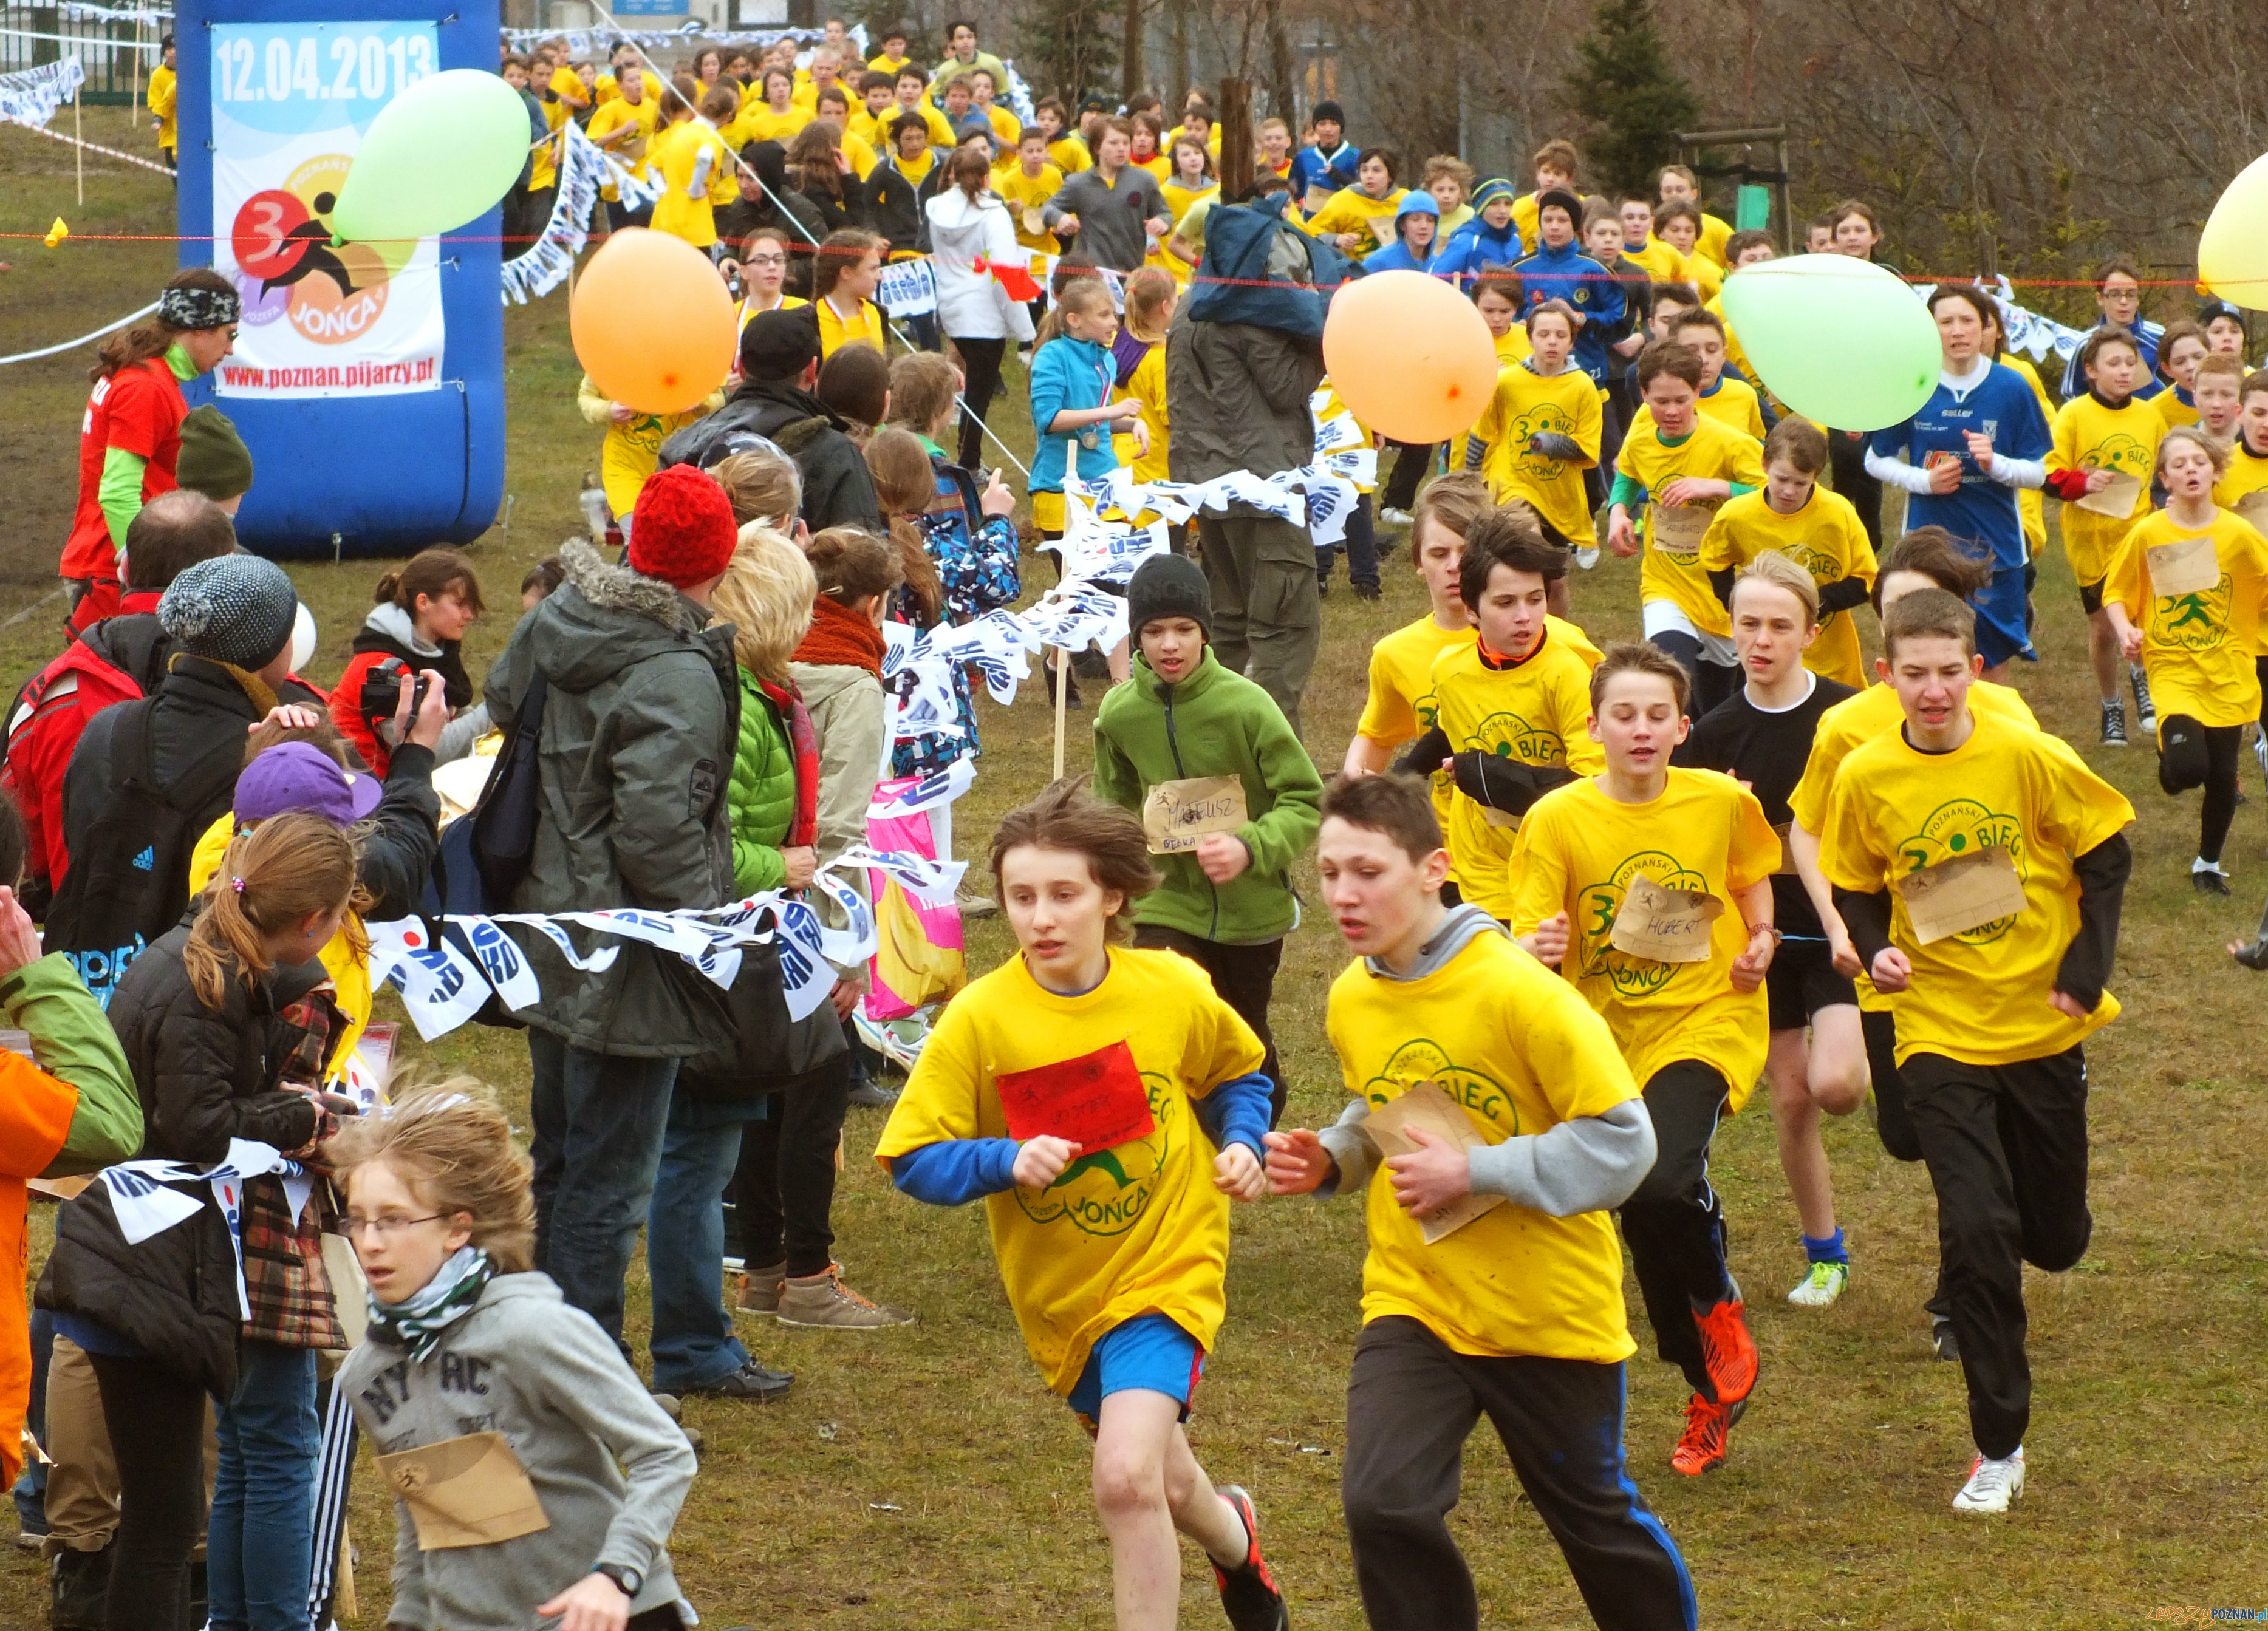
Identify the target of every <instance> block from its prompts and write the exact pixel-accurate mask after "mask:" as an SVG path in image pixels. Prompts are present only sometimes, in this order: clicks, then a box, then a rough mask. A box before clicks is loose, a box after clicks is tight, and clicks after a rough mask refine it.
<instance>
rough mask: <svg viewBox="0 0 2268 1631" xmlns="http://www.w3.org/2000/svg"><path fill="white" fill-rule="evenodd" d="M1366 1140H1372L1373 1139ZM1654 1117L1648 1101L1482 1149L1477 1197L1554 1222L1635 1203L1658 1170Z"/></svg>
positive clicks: (1631, 1101) (1474, 1161)
mask: <svg viewBox="0 0 2268 1631" xmlns="http://www.w3.org/2000/svg"><path fill="white" fill-rule="evenodd" d="M1365 1142H1368V1141H1367V1140H1365ZM1653 1154H1654V1143H1653V1117H1652V1116H1650V1115H1648V1114H1647V1113H1646V1101H1645V1100H1644V1099H1642V1098H1625V1099H1624V1100H1623V1102H1622V1103H1620V1104H1618V1105H1616V1106H1615V1107H1614V1108H1613V1109H1611V1110H1609V1111H1608V1112H1607V1113H1605V1114H1604V1115H1597V1116H1577V1117H1576V1118H1575V1119H1574V1120H1572V1121H1562V1122H1561V1123H1560V1124H1559V1125H1558V1126H1557V1127H1555V1128H1551V1129H1550V1130H1549V1131H1548V1132H1543V1133H1534V1134H1528V1135H1521V1136H1520V1137H1516V1138H1507V1139H1506V1140H1505V1141H1504V1142H1502V1143H1500V1144H1488V1145H1476V1146H1475V1147H1474V1148H1473V1150H1472V1151H1471V1153H1470V1156H1469V1161H1470V1163H1471V1171H1472V1185H1473V1193H1474V1194H1479V1195H1502V1196H1504V1197H1505V1198H1506V1200H1508V1201H1513V1203H1514V1204H1516V1205H1519V1206H1524V1207H1528V1208H1531V1209H1534V1210H1535V1211H1538V1212H1543V1213H1545V1214H1547V1215H1549V1216H1552V1217H1572V1216H1575V1215H1576V1214H1578V1213H1580V1212H1602V1211H1605V1210H1607V1209H1609V1208H1611V1207H1617V1206H1620V1205H1621V1204H1622V1203H1623V1202H1624V1201H1627V1200H1629V1199H1630V1197H1631V1192H1632V1191H1634V1190H1636V1189H1637V1188H1638V1184H1639V1182H1640V1181H1641V1180H1642V1179H1644V1178H1645V1177H1646V1173H1647V1172H1651V1171H1652V1170H1653Z"/></svg>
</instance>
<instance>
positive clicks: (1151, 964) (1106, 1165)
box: [874, 782, 1287, 1631]
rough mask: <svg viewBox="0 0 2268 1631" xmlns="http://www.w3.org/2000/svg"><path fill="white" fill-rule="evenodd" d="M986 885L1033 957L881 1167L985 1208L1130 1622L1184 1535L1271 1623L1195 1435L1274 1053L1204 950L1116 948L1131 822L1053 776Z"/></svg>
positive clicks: (1276, 1611)
mask: <svg viewBox="0 0 2268 1631" xmlns="http://www.w3.org/2000/svg"><path fill="white" fill-rule="evenodd" d="M992 876H993V883H994V886H995V887H996V889H997V890H998V895H999V900H1000V902H1001V907H1002V909H1003V910H1004V911H1005V913H1006V915H1007V917H1008V922H1009V924H1010V926H1011V927H1012V928H1013V929H1014V930H1015V932H1016V940H1017V944H1018V946H1019V948H1020V950H1019V952H1018V955H1017V956H1016V957H1014V958H1013V959H1010V961H1008V962H1007V963H1006V964H1005V965H1003V966H1001V967H999V968H997V969H995V970H993V971H992V973H989V974H986V975H984V976H983V978H981V979H979V980H976V981H972V982H971V983H970V984H969V985H968V988H965V989H964V990H963V991H961V994H960V995H958V996H956V997H954V1000H953V1001H952V1003H949V1004H947V1006H946V1010H945V1012H944V1013H943V1014H942V1015H941V1016H940V1017H939V1019H938V1022H937V1027H936V1029H935V1030H933V1031H932V1032H931V1033H930V1039H929V1041H928V1043H927V1044H926V1045H925V1046H924V1047H923V1049H922V1054H921V1058H920V1060H919V1062H917V1064H916V1065H915V1067H914V1070H913V1075H912V1076H911V1078H910V1079H909V1081H908V1082H907V1084H906V1089H905V1092H904V1094H903V1095H902V1097H901V1098H899V1100H898V1103H897V1106H896V1108H895V1109H894V1110H893V1111H892V1112H891V1113H890V1120H889V1125H888V1126H887V1127H886V1128H883V1130H882V1139H881V1142H880V1146H879V1147H878V1148H877V1149H876V1150H875V1152H874V1158H875V1159H876V1160H877V1161H878V1162H880V1164H881V1165H882V1167H883V1169H884V1170H885V1171H887V1172H888V1173H889V1174H890V1179H891V1181H892V1182H893V1183H894V1184H895V1185H896V1187H898V1188H899V1189H901V1190H902V1191H904V1192H905V1193H906V1194H909V1195H911V1196H913V1197H914V1198H915V1199H916V1200H918V1201H928V1202H930V1203H931V1204H932V1205H936V1206H963V1205H966V1204H968V1202H969V1201H975V1200H976V1199H978V1198H980V1197H982V1198H983V1200H984V1203H985V1211H986V1214H987V1218H988V1221H989V1223H990V1227H991V1235H992V1251H993V1255H994V1256H995V1257H996V1258H997V1259H998V1261H999V1265H1000V1278H1001V1280H1002V1282H1003V1283H1004V1285H1005V1289H1006V1291H1007V1294H1008V1301H1009V1304H1010V1306H1011V1307H1012V1308H1013V1310H1014V1311H1015V1314H1016V1322H1017V1324H1018V1326H1020V1327H1021V1329H1022V1331H1023V1333H1024V1342H1025V1346H1026V1347H1027V1348H1028V1349H1029V1350H1030V1353H1031V1355H1032V1358H1033V1360H1034V1362H1035V1363H1037V1364H1038V1365H1039V1367H1040V1369H1041V1370H1042V1374H1043V1375H1044V1376H1045V1378H1046V1379H1047V1383H1048V1385H1049V1387H1050V1388H1051V1389H1053V1390H1054V1391H1055V1392H1057V1393H1059V1394H1061V1395H1063V1396H1064V1400H1065V1401H1066V1402H1068V1403H1069V1404H1070V1406H1071V1408H1072V1410H1073V1411H1075V1412H1077V1413H1078V1414H1079V1418H1080V1419H1081V1421H1082V1422H1084V1423H1086V1426H1087V1427H1088V1429H1089V1430H1090V1431H1091V1432H1092V1433H1093V1434H1094V1490H1095V1503H1096V1506H1097V1507H1098V1509H1099V1510H1100V1512H1101V1518H1102V1524H1103V1527H1104V1529H1105V1530H1106V1531H1107V1532H1108V1534H1109V1537H1110V1547H1111V1563H1112V1571H1113V1574H1114V1576H1115V1583H1116V1590H1115V1596H1116V1604H1117V1611H1118V1612H1117V1620H1118V1625H1119V1627H1121V1631H1145V1628H1146V1627H1153V1626H1160V1625H1168V1624H1171V1623H1172V1621H1173V1620H1174V1618H1175V1608H1176V1606H1177V1605H1178V1604H1179V1602H1180V1600H1181V1559H1180V1556H1179V1554H1178V1548H1177V1547H1176V1545H1175V1532H1176V1531H1178V1532H1180V1533H1182V1534H1185V1535H1188V1536H1189V1538H1190V1539H1193V1540H1195V1541H1197V1544H1198V1545H1199V1546H1201V1547H1204V1550H1205V1553H1206V1554H1207V1556H1208V1557H1210V1558H1211V1560H1212V1564H1213V1573H1214V1577H1215V1580H1216V1582H1217V1583H1218V1584H1219V1588H1220V1593H1221V1602H1222V1606H1223V1607H1224V1608H1226V1610H1227V1611H1228V1615H1229V1620H1230V1623H1231V1624H1232V1625H1234V1626H1240V1627H1270V1628H1271V1631H1272V1628H1276V1627H1283V1626H1285V1624H1286V1623H1287V1621H1286V1620H1285V1609H1284V1599H1283V1594H1282V1593H1281V1592H1280V1591H1278V1590H1277V1588H1276V1583H1275V1581H1274V1578H1273V1577H1272V1576H1270V1573H1269V1569H1268V1565H1267V1563H1266V1561H1264V1560H1263V1558H1262V1556H1261V1553H1260V1539H1259V1534H1258V1532H1257V1525H1256V1522H1255V1519H1254V1516H1253V1510H1252V1502H1251V1500H1250V1498H1249V1497H1248V1496H1247V1495H1245V1493H1244V1492H1243V1491H1242V1490H1241V1489H1237V1488H1233V1487H1226V1488H1222V1489H1220V1490H1219V1491H1218V1492H1216V1490H1215V1489H1214V1488H1213V1486H1212V1484H1211V1481H1210V1480H1208V1479H1207V1478H1206V1476H1205V1473H1204V1469H1203V1468H1202V1467H1200V1466H1198V1465H1197V1458H1195V1457H1194V1456H1193V1455H1192V1454H1191V1453H1190V1451H1189V1436H1188V1434H1187V1433H1186V1432H1185V1431H1184V1430H1183V1429H1182V1422H1185V1421H1187V1420H1188V1418H1189V1401H1190V1397H1191V1395H1192V1394H1193V1393H1194V1392H1195V1391H1196V1388H1197V1378H1198V1377H1199V1375H1200V1374H1201V1373H1202V1371H1203V1370H1204V1355H1205V1353H1206V1350H1208V1349H1209V1348H1211V1346H1212V1344H1213V1341H1214V1339H1215V1338H1216V1336H1217V1335H1218V1334H1219V1330H1220V1324H1221V1319H1222V1317H1223V1314H1224V1313H1225V1311H1226V1303H1225V1298H1224V1296H1223V1291H1222V1282H1223V1279H1224V1277H1225V1274H1226V1267H1227V1261H1228V1209H1229V1202H1230V1201H1231V1199H1232V1198H1233V1199H1234V1200H1238V1201H1256V1200H1258V1199H1259V1198H1260V1197H1261V1195H1262V1194H1264V1193H1265V1191H1266V1189H1267V1179H1266V1176H1265V1174H1264V1172H1263V1169H1262V1166H1261V1157H1262V1155H1263V1144H1262V1142H1261V1141H1262V1139H1263V1136H1264V1135H1265V1133H1266V1131H1267V1128H1268V1111H1269V1093H1270V1086H1271V1084H1270V1082H1269V1080H1268V1078H1267V1077H1266V1076H1263V1075H1261V1074H1260V1073H1259V1067H1260V1061H1261V1047H1260V1043H1259V1041H1258V1040H1257V1039H1256V1038H1255V1037H1254V1036H1253V1034H1252V1031H1251V1028H1250V1027H1249V1026H1248V1025H1246V1024H1245V1023H1244V1021H1243V1020H1241V1019H1240V1018H1237V1016H1236V1012H1235V1010H1233V1009H1232V1008H1230V1007H1229V1006H1228V1004H1227V1003H1224V1002H1222V1001H1221V1000H1220V998H1219V997H1218V996H1216V995H1214V994H1213V989H1212V986H1211V982H1210V981H1208V980H1207V979H1206V977H1205V973H1204V970H1203V969H1201V968H1199V967H1198V966H1197V965H1196V964H1195V963H1192V962H1190V961H1189V959H1187V958H1184V957H1182V956H1180V955H1178V954H1176V953H1175V952H1172V951H1132V950H1130V949H1128V948H1126V947H1125V946H1124V945H1123V944H1116V943H1119V942H1123V940H1124V938H1125V937H1126V931H1127V925H1128V923H1129V922H1130V920H1131V918H1132V916H1133V914H1134V906H1135V902H1136V901H1137V900H1138V899H1139V898H1140V897H1141V896H1142V895H1144V894H1145V893H1148V892H1149V891H1150V890H1151V889H1152V888H1154V887H1155V886H1156V885H1157V883H1158V875H1157V873H1156V871H1154V870H1153V869H1152V866H1151V864H1150V857H1149V854H1148V841H1147V840H1146V839H1145V837H1144V835H1143V832H1142V826H1141V823H1140V822H1138V820H1136V819H1134V817H1133V816H1131V815H1130V814H1129V813H1127V812H1125V811H1123V810H1118V809H1115V808H1113V807H1111V806H1109V805H1107V804H1101V803H1100V802H1098V801H1097V800H1095V799H1094V798H1092V797H1088V796H1087V795H1086V793H1084V792H1082V791H1081V790H1079V788H1078V787H1077V785H1076V784H1074V783H1071V782H1057V784H1056V785H1055V786H1054V787H1052V788H1049V790H1047V791H1046V792H1044V793H1042V794H1041V795H1040V796H1039V797H1037V798H1036V799H1034V800H1033V801H1032V802H1031V803H1030V804H1026V805H1024V806H1023V807H1022V808H1021V809H1019V810H1014V811H1011V812H1009V813H1008V815H1007V816H1006V817H1005V818H1004V819H1002V821H1001V823H1000V826H999V828H998V832H997V833H996V834H994V836H993V840H992ZM1215 1146H1217V1147H1218V1148H1219V1152H1220V1153H1219V1155H1217V1156H1213V1157H1211V1158H1210V1159H1208V1157H1207V1151H1208V1150H1209V1149H1211V1148H1213V1147H1215Z"/></svg>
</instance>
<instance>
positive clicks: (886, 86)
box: [844, 73, 898, 154]
mask: <svg viewBox="0 0 2268 1631" xmlns="http://www.w3.org/2000/svg"><path fill="white" fill-rule="evenodd" d="M897 83H898V82H897V80H896V79H895V77H893V76H891V75H889V74H883V73H872V74H868V75H866V76H865V77H864V78H862V79H860V80H859V82H858V94H859V96H860V97H861V98H863V100H862V101H861V103H860V104H859V107H858V112H856V113H854V114H851V122H850V123H849V124H848V125H847V126H846V127H844V128H845V129H846V131H847V133H848V134H850V135H851V136H857V137H858V139H859V140H860V141H862V142H864V143H865V144H866V145H867V146H868V147H870V148H872V149H873V151H875V152H876V153H878V154H880V153H887V152H888V151H890V146H891V143H890V132H889V129H888V126H889V121H891V120H892V119H895V117H896V116H897V104H896V102H895V100H894V99H893V94H892V93H893V92H894V91H895V88H896V86H897Z"/></svg>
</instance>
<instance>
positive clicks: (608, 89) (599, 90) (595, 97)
mask: <svg viewBox="0 0 2268 1631" xmlns="http://www.w3.org/2000/svg"><path fill="white" fill-rule="evenodd" d="M638 73H639V75H640V77H643V78H644V80H645V99H646V100H647V101H649V102H651V103H652V104H653V105H654V107H657V108H659V107H660V106H661V98H662V90H663V86H662V83H661V81H660V79H659V78H658V77H656V76H654V75H652V74H650V73H647V72H646V70H644V69H640V70H638ZM621 94H622V84H621V82H620V80H619V79H618V78H617V77H615V75H613V74H600V76H599V77H598V79H597V81H596V83H594V84H593V85H592V86H591V99H592V104H593V107H605V106H606V105H607V104H608V103H609V102H611V101H613V100H614V99H615V98H616V97H618V96H620V95H621Z"/></svg>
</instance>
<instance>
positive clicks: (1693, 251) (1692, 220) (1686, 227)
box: [1653, 200, 1725, 300]
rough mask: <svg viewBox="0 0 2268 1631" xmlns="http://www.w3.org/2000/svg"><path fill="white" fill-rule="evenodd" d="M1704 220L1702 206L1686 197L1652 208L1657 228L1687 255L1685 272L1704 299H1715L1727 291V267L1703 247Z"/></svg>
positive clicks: (1664, 238) (1676, 248) (1680, 251)
mask: <svg viewBox="0 0 2268 1631" xmlns="http://www.w3.org/2000/svg"><path fill="white" fill-rule="evenodd" d="M1701 223H1702V216H1701V208H1700V206H1699V205H1698V204H1695V203H1692V202H1689V201H1686V200H1679V201H1677V202H1673V203H1665V204H1663V205H1662V206H1661V208H1660V209H1656V210H1655V211H1654V212H1653V229H1654V231H1657V232H1659V233H1661V237H1662V239H1663V241H1664V242H1666V243H1667V244H1668V246H1670V247H1671V248H1672V249H1675V251H1677V253H1680V254H1682V255H1683V256H1684V257H1685V276H1687V277H1688V278H1690V279H1691V280H1692V283H1693V286H1694V287H1695V288H1696V289H1697V290H1700V291H1701V298H1702V299H1704V300H1713V299H1715V298H1717V297H1718V296H1719V294H1721V293H1723V292H1724V288H1725V271H1724V268H1722V267H1720V266H1719V265H1718V264H1717V262H1716V261H1715V259H1714V258H1712V256H1711V255H1710V254H1709V253H1708V252H1707V251H1705V250H1704V249H1703V248H1702V247H1701ZM1722 224H1723V223H1721V222H1719V225H1722Z"/></svg>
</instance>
